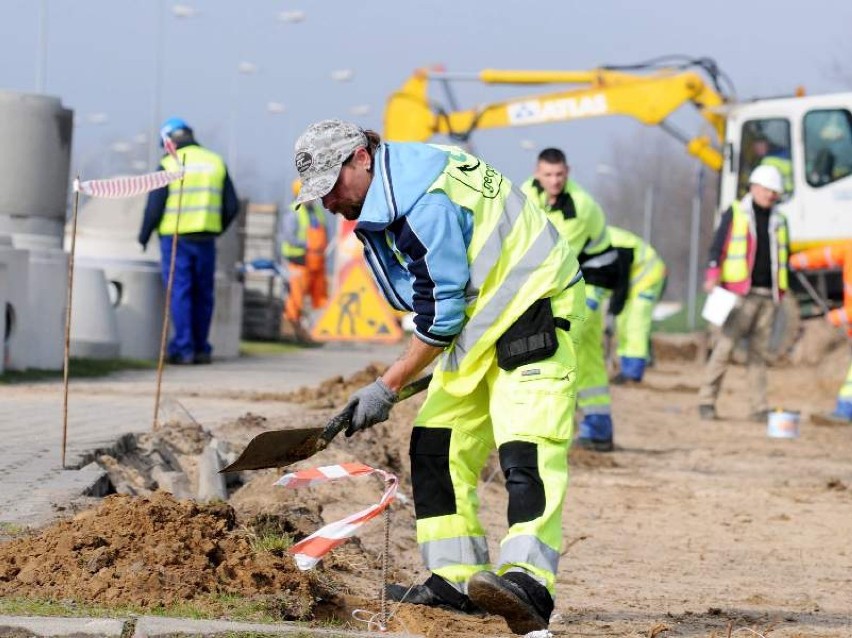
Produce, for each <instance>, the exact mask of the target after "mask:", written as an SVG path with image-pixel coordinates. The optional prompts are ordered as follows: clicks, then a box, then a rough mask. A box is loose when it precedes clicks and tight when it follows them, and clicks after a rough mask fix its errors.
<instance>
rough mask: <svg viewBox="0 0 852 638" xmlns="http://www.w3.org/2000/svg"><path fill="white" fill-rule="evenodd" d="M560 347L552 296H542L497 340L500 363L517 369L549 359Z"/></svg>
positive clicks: (504, 367)
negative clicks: (551, 304)
mask: <svg viewBox="0 0 852 638" xmlns="http://www.w3.org/2000/svg"><path fill="white" fill-rule="evenodd" d="M557 347H559V344H558V343H557V341H556V324H555V323H554V321H553V309H552V308H551V307H550V298H545V299H539V300H538V301H536V302H535V303H534V304H533V305H531V306H530V307H529V308H527V309H526V311H525V312H524V314H522V315H521V316H520V317H519V318H518V320H517V321H515V323H513V324H512V325H511V326H509V329H508V330H507V331H506V332H505V333H504V334H503V336H502V337H500V338H499V339H497V365H498V366H500V367H501V368H502V369H503V370H514V369H515V368H517V367H518V366H522V365H524V364H527V363H535V362H536V361H542V360H544V359H547V358H548V357H550V356H552V355H553V353H554V352H556V348H557Z"/></svg>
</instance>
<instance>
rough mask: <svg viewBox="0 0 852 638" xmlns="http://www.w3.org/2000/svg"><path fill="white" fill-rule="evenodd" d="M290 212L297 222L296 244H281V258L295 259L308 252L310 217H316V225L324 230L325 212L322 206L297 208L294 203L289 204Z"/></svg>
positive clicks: (306, 205)
mask: <svg viewBox="0 0 852 638" xmlns="http://www.w3.org/2000/svg"><path fill="white" fill-rule="evenodd" d="M290 210H291V211H293V213H294V214H295V215H296V218H297V220H298V230H297V231H296V241H297V242H298V243H296V244H291V243H290V242H287V241H283V242H281V256H282V257H286V258H287V259H297V258H299V257H304V256H305V253H307V251H308V229H310V227H311V215H313V216H314V217H316V220H317V224H319V225H320V226H322V227H323V228H325V227H326V224H325V211H324V210H323V207H322V206H315V205H312V204H302V205H301V206H297V205H296V204H295V203H293V204H290Z"/></svg>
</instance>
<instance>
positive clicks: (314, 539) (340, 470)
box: [275, 463, 399, 571]
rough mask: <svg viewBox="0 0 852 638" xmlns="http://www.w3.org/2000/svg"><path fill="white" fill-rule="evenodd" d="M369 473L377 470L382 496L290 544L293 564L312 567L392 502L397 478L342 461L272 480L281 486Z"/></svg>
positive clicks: (304, 484)
mask: <svg viewBox="0 0 852 638" xmlns="http://www.w3.org/2000/svg"><path fill="white" fill-rule="evenodd" d="M370 474H378V475H379V476H381V477H382V478H383V479H384V481H385V493H384V494H382V500H380V501H379V502H378V503H376V504H375V505H372V506H370V507H368V508H366V509H363V510H361V511H360V512H356V513H355V514H351V515H349V516H347V517H346V518H344V519H341V520H339V521H336V522H334V523H329V524H328V525H326V526H325V527H322V528H321V529H318V530H317V531H316V532H314V533H313V534H311V535H310V536H308V537H307V538H305V539H303V540H301V541H299V542H298V543H296V544H295V545H293V546H292V547H291V548H290V550H289V551H290V553H291V554H293V557H294V559H295V561H296V566H297V567H298V568H299V569H301V570H302V571H305V570H308V569H312V568H313V567H314V566H316V564H317V563H318V562H320V560H322V557H323V556H325V555H326V554H328V553H329V552H330V551H331V550H333V549H334V548H335V547H337V546H339V545H342V544H343V543H344V542H346V539H347V538H351V537H352V536H354V535H355V533H356V532H357V531H358V528H359V527H361V526H362V525H363V524H364V523H366V522H367V521H369V520H370V519H373V518H375V517H376V516H378V515H379V514H381V513H382V512H383V511H384V510H385V509H386V508H387V507H388V505H390V504H391V503H392V502H393V500H394V497H395V496H396V490H397V487H398V486H399V481H398V480H397V478H396V476H395V475H394V474H391V473H389V472H385V471H384V470H377V469H375V468H372V467H370V466H368V465H364V464H362V463H343V464H341V465H326V466H324V467H316V468H313V469H310V470H301V471H299V472H291V473H289V474H285V475H284V476H282V477H281V478H280V479H278V480H277V481H276V482H275V485H281V486H282V487H290V488H298V487H307V486H310V485H316V484H317V483H324V482H326V481H334V480H336V479H340V478H349V477H353V476H368V475H370Z"/></svg>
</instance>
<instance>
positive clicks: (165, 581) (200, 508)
mask: <svg viewBox="0 0 852 638" xmlns="http://www.w3.org/2000/svg"><path fill="white" fill-rule="evenodd" d="M251 541H252V535H251V534H250V533H249V531H248V530H247V529H243V530H240V529H238V528H237V527H236V517H235V514H234V510H233V509H232V508H231V507H230V506H229V505H227V504H222V503H220V504H211V505H198V504H196V503H193V502H190V501H177V500H176V499H174V498H173V497H172V496H171V495H169V494H166V493H163V492H157V493H154V494H153V495H152V496H151V497H149V498H133V497H128V496H118V495H116V496H111V497H107V498H106V499H105V500H104V501H103V503H102V504H101V505H100V506H99V507H97V508H95V509H91V510H87V511H85V512H82V513H81V514H78V515H77V516H75V517H74V518H72V519H69V520H66V521H62V522H60V523H58V524H56V525H54V526H52V527H49V528H47V529H45V530H44V531H42V532H41V533H39V534H38V535H36V536H33V537H30V538H21V539H17V540H14V541H11V542H10V543H8V544H6V545H2V546H0V596H22V597H33V598H35V597H37V598H42V599H43V598H52V599H68V598H72V599H75V600H78V601H81V602H83V601H85V602H86V603H89V604H92V603H94V604H123V605H132V606H134V607H138V608H139V609H142V610H151V609H155V608H158V607H162V606H167V605H170V604H173V603H177V602H182V601H189V600H203V599H205V598H210V599H214V598H215V597H216V596H221V595H223V594H239V595H240V596H259V597H261V598H263V597H267V598H268V599H269V600H270V603H271V604H274V606H275V609H278V610H280V613H281V616H282V617H283V618H291V619H295V618H304V617H306V616H308V615H310V614H311V613H312V611H313V609H314V607H315V605H316V601H317V600H321V599H328V598H333V597H334V596H335V592H333V591H330V590H329V589H328V588H327V587H326V586H324V585H321V584H320V581H319V580H318V579H317V578H316V577H315V576H314V575H312V574H305V573H302V572H300V571H299V570H298V569H297V568H296V567H295V565H294V563H293V561H292V559H291V558H290V557H289V556H288V555H285V554H283V553H282V552H278V553H275V552H270V551H256V550H255V549H254V548H253V547H252V542H251ZM273 601H274V602H273Z"/></svg>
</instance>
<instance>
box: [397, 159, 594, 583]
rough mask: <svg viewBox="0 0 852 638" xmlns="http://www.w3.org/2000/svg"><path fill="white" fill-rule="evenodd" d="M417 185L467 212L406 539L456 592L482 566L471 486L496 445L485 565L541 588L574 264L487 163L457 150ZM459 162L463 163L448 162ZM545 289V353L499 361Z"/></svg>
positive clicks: (551, 557)
mask: <svg viewBox="0 0 852 638" xmlns="http://www.w3.org/2000/svg"><path fill="white" fill-rule="evenodd" d="M448 151H449V153H448V164H447V166H446V167H445V169H444V171H443V172H442V174H441V175H440V176H439V177H438V178H437V179H436V180H435V182H434V183H433V184H432V186H431V187H430V188H429V189H428V190H429V192H436V191H441V192H444V193H445V194H446V195H447V196H448V197H449V198H450V200H452V201H453V202H454V203H455V204H457V205H458V206H460V207H461V208H462V209H463V210H464V211H466V212H468V213H469V214H471V215H473V218H474V224H473V234H472V237H471V241H470V244H469V246H468V251H467V256H468V264H469V268H470V282H469V286H468V291H467V292H468V293H469V299H472V301H471V302H470V303H469V305H468V307H467V310H466V315H467V323H466V325H465V327H464V329H463V330H462V332H461V333H460V334H459V335H458V336H457V337H456V339H455V340H454V341H453V343H452V344H451V345H450V347H449V348H448V350H447V352H446V354H445V356H444V357H443V358H442V360H441V362H440V363H439V366H438V369H437V370H436V372H435V376H434V378H433V381H432V384H431V385H430V386H429V393H428V395H427V398H426V401H425V402H424V404H423V406H422V408H421V409H420V411H419V413H418V415H417V417H416V419H415V427H414V430H413V432H412V438H411V449H410V454H411V468H412V484H413V491H414V501H415V512H416V515H417V541H418V544H419V545H420V549H421V552H422V555H423V559H424V562H425V564H426V567H427V568H428V569H429V570H431V571H432V572H433V573H435V574H437V575H439V576H441V577H443V578H444V579H446V580H447V581H448V582H450V583H451V584H453V586H455V587H456V588H457V589H459V590H460V591H462V592H466V591H467V580H468V579H469V578H470V577H471V576H472V575H473V574H474V573H476V572H478V571H480V570H483V569H489V568H491V562H490V559H489V553H488V546H487V543H486V537H485V533H484V531H483V528H482V525H481V524H480V522H479V519H478V516H477V513H478V510H479V501H478V498H477V493H476V487H477V482H478V480H479V477H480V474H481V472H482V470H483V468H484V466H485V463H486V461H487V459H488V457H489V455H490V453H491V452H492V451H493V450H494V448H495V446H496V447H497V448H498V450H499V458H500V464H501V468H502V470H503V472H504V475H505V476H506V477H507V478H506V488H507V490H508V492H509V508H508V518H509V529H508V532H507V534H506V536H505V537H504V538H503V541H502V543H501V548H500V557H499V560H498V562H497V564H496V569H495V571H496V572H497V573H498V574H503V573H506V572H507V571H510V570H512V569H524V570H525V571H527V572H529V573H530V574H531V575H533V576H534V577H535V578H537V579H538V580H539V581H540V582H542V583H543V584H544V585H546V586H547V587H548V588H549V589H550V590H551V591H552V590H553V586H554V583H555V575H556V569H557V566H558V560H559V552H560V548H561V543H562V504H563V501H564V497H565V491H566V489H567V481H568V467H567V453H568V447H569V445H570V440H571V436H572V432H573V411H574V407H575V383H576V374H577V372H576V368H577V366H576V342H577V339H578V338H579V335H580V333H581V331H582V325H583V320H584V314H585V313H584V292H583V284H582V277H581V276H580V274H579V268H578V265H577V260H576V258H575V257H574V256H573V254H572V253H571V251H570V249H569V247H568V244H567V243H566V242H564V241H563V240H561V239H560V238H559V236H558V234H557V233H556V232H555V230H554V229H553V227H552V226H551V225H550V224H549V223H548V222H547V219H546V216H545V215H544V213H543V212H542V211H541V210H540V209H539V208H538V207H537V206H536V205H535V204H534V203H533V202H531V201H526V200H525V198H524V197H523V196H522V195H521V194H520V193H519V192H518V191H517V190H513V189H512V188H511V184H510V182H509V181H508V180H507V179H505V178H504V177H503V176H502V175H501V174H500V173H498V172H497V171H495V170H494V169H493V168H492V167H491V166H489V165H487V164H485V163H484V162H481V161H480V160H478V159H477V158H475V157H473V156H470V155H467V154H466V153H464V151H462V150H461V149H456V148H451V149H448ZM459 167H464V168H465V170H459ZM547 297H550V303H551V307H552V309H553V313H554V316H558V317H562V318H565V319H567V320H568V321H570V324H571V328H570V330H569V331H566V330H562V329H557V330H556V337H557V342H558V345H559V347H558V349H557V351H556V353H555V354H554V355H553V356H551V357H549V358H547V359H545V360H542V361H539V362H536V363H529V364H526V365H522V366H519V367H517V368H515V369H514V370H512V371H506V370H503V369H501V368H500V367H499V366H498V365H497V361H496V356H495V342H496V340H497V338H498V337H499V336H501V335H502V334H503V333H504V332H505V331H506V330H507V329H508V327H509V326H511V325H512V324H513V323H514V322H515V321H516V320H517V319H518V317H519V316H520V315H521V314H522V313H523V311H524V310H526V309H527V307H529V306H530V304H531V303H533V302H535V301H537V300H538V299H542V298H547Z"/></svg>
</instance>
